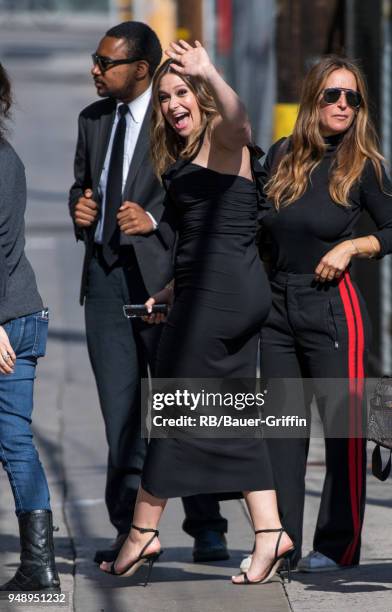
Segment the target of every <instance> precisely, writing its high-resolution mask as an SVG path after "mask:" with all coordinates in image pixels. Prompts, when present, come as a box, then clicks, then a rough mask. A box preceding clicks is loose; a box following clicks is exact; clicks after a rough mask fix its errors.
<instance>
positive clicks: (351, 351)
mask: <svg viewBox="0 0 392 612" xmlns="http://www.w3.org/2000/svg"><path fill="white" fill-rule="evenodd" d="M346 276H347V275H346V274H345V275H344V277H343V278H342V280H341V282H340V283H339V292H340V296H341V299H342V302H343V307H344V312H345V315H346V321H347V329H348V377H349V439H348V479H349V488H350V502H351V515H352V520H353V527H354V533H355V534H356V533H357V530H358V527H359V515H358V497H357V474H356V469H355V463H356V462H355V452H356V440H355V438H353V437H352V434H353V433H354V431H355V421H354V411H355V404H356V402H355V395H356V384H355V377H356V369H357V368H356V365H357V363H356V361H357V360H356V344H357V338H356V327H355V319H354V312H353V308H352V305H351V300H350V296H349V293H348V290H347V287H346V285H345V282H344V281H345V278H346ZM352 544H353V542H351V543H350V545H349V546H348V547H347V549H346V551H345V553H344V554H343V556H342V558H341V560H340V563H341V564H342V565H347V564H349V562H350V561H349V558H350V557H351V558H352Z"/></svg>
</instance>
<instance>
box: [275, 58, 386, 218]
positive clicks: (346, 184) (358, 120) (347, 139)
mask: <svg viewBox="0 0 392 612" xmlns="http://www.w3.org/2000/svg"><path fill="white" fill-rule="evenodd" d="M341 68H344V69H345V70H348V71H349V72H351V73H352V74H353V75H354V77H355V79H356V82H357V89H358V91H359V93H360V94H361V96H362V102H361V105H360V107H359V108H358V110H356V114H355V117H354V120H353V122H352V124H351V126H350V127H349V128H348V130H347V131H346V133H345V134H344V136H343V139H342V141H341V143H340V145H339V147H338V149H337V152H336V157H335V160H334V163H333V167H332V169H331V173H330V180H329V193H330V196H331V198H332V200H333V201H334V202H335V203H336V204H341V205H342V206H349V203H348V198H349V193H350V189H351V188H352V187H353V185H354V184H355V183H356V182H357V181H358V180H359V178H360V176H361V173H362V171H363V168H364V165H365V162H366V160H367V159H370V161H371V162H372V164H373V166H374V169H375V172H376V176H377V179H378V182H379V184H380V188H381V189H382V166H381V164H382V161H383V160H384V158H383V156H382V155H381V153H380V151H379V146H378V139H377V136H376V132H375V130H374V127H373V124H372V122H371V119H370V116H369V105H368V96H367V91H366V84H365V79H364V77H363V74H362V72H361V70H360V69H359V68H358V66H357V65H356V64H355V63H354V62H352V61H350V60H348V59H345V58H341V57H339V56H335V55H331V56H326V57H324V58H323V59H322V60H321V61H319V62H318V63H317V64H315V65H314V66H313V67H312V68H311V69H310V70H309V72H308V74H307V75H306V77H305V79H304V83H303V87H302V93H301V99H300V105H299V112H298V117H297V120H296V122H295V126H294V130H293V134H292V136H291V138H290V146H289V148H288V150H286V151H287V152H286V153H285V154H284V155H283V157H282V159H281V160H280V162H279V164H278V166H277V169H276V172H275V173H274V175H273V176H272V177H271V178H270V180H269V181H268V182H267V184H266V186H265V193H266V195H267V197H268V198H269V199H271V200H273V201H274V204H275V207H276V208H277V209H279V208H280V207H281V206H287V205H289V204H292V202H294V201H295V200H298V198H300V197H301V196H302V195H303V193H304V192H305V190H306V188H307V186H308V182H309V181H310V179H311V174H312V172H313V170H314V169H315V168H316V167H317V166H318V165H319V164H320V162H321V160H322V158H323V155H324V152H325V150H326V146H327V145H326V144H325V142H324V139H323V136H322V135H321V132H320V114H319V108H320V97H321V94H322V91H323V89H325V84H326V81H327V79H328V77H329V75H330V74H331V73H332V72H334V71H335V70H339V69H341Z"/></svg>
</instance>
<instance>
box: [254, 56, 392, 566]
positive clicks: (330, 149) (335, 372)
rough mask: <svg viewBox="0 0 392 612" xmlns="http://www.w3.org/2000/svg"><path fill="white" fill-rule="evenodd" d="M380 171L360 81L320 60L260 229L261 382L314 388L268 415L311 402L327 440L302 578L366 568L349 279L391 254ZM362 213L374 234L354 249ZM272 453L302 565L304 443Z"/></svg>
mask: <svg viewBox="0 0 392 612" xmlns="http://www.w3.org/2000/svg"><path fill="white" fill-rule="evenodd" d="M382 162H383V157H382V155H381V154H380V151H379V148H378V144H377V139H376V136H375V132H374V130H373V127H372V124H371V121H370V118H369V111H368V102H367V97H366V90H365V83H364V78H363V75H362V74H361V72H360V70H359V69H358V67H357V66H356V65H355V64H354V63H352V62H350V61H348V60H346V59H341V58H339V57H336V56H333V57H326V58H324V59H322V60H321V61H320V62H319V63H317V64H316V65H314V66H313V67H312V68H311V70H310V72H309V73H308V75H307V76H306V78H305V81H304V84H303V91H302V97H301V102H300V107H299V113H298V118H297V121H296V123H295V126H294V130H293V134H292V136H290V138H287V139H283V140H282V141H279V142H277V143H276V144H275V145H273V146H272V147H271V149H270V151H269V153H268V155H267V158H266V162H265V166H264V167H265V170H266V173H267V177H266V179H267V183H266V186H265V193H266V198H267V199H266V202H265V207H264V211H263V214H264V216H263V218H262V224H263V226H264V228H266V231H267V232H268V233H269V235H270V237H271V247H272V250H271V254H270V257H271V262H270V263H271V269H272V272H271V276H270V281H271V287H272V296H273V299H272V309H271V312H270V315H269V317H268V319H267V322H266V324H265V325H264V327H263V329H262V350H261V372H262V375H263V376H265V377H267V378H268V377H270V378H272V379H274V378H275V379H276V378H279V379H283V378H285V379H297V380H298V381H300V379H301V378H302V379H304V378H306V379H311V380H310V381H309V384H306V385H303V384H302V382H299V384H297V385H296V386H294V387H293V386H291V387H290V395H289V397H287V395H286V396H285V393H286V394H287V387H286V386H285V384H282V383H281V382H280V383H279V384H276V383H275V384H274V385H273V386H272V387H271V391H273V394H272V395H271V394H270V396H269V406H270V407H271V409H274V410H275V409H278V410H282V411H285V410H286V412H288V413H291V414H293V412H294V413H295V414H296V413H298V410H299V403H302V405H305V406H306V405H307V406H308V405H309V403H310V400H311V398H312V396H313V395H314V396H315V397H316V399H317V406H318V409H319V412H320V416H321V418H322V421H323V426H324V434H325V453H326V454H325V457H326V478H325V481H324V488H323V492H322V497H321V505H320V511H319V515H318V519H317V526H316V532H315V536H314V544H313V548H314V550H313V551H312V552H311V553H310V554H309V555H307V556H306V557H305V558H304V559H302V560H301V561H300V563H299V564H298V567H299V568H300V569H302V570H305V571H325V570H330V569H331V570H333V569H337V568H339V567H343V566H352V565H357V564H358V563H359V557H360V545H361V529H362V522H363V516H364V507H365V470H366V440H365V438H364V437H363V431H362V426H363V419H362V408H363V378H364V373H365V369H366V356H367V352H368V348H369V338H370V330H369V319H368V315H367V312H366V306H365V304H364V300H363V298H362V296H361V295H360V293H359V291H358V288H357V287H356V285H355V283H354V282H353V280H352V279H351V276H350V271H349V270H350V264H351V262H352V260H353V258H357V257H359V258H361V257H365V258H380V257H382V256H384V255H385V254H387V253H390V252H391V251H392V197H391V195H392V185H391V184H390V182H389V180H388V178H387V176H386V174H385V171H384V169H383V165H382ZM363 211H367V212H368V213H369V214H370V216H371V217H372V219H373V221H374V223H375V226H376V228H377V229H375V231H374V232H372V233H371V234H370V235H367V236H360V237H354V231H355V229H356V227H357V225H358V222H359V219H360V217H361V215H362V213H363ZM320 379H333V380H332V381H331V380H324V381H322V380H320ZM336 379H343V380H341V381H340V382H339V381H338V380H336ZM271 382H273V381H271ZM293 393H295V394H297V393H298V396H297V395H295V396H294V395H293ZM288 404H290V406H288ZM364 435H366V433H365V434H364ZM268 446H269V450H270V456H271V462H272V467H273V471H274V477H275V484H276V486H277V494H278V502H279V507H280V511H281V518H282V522H283V524H284V525H285V526H286V529H287V531H288V533H289V535H290V537H291V538H292V539H293V540H294V543H295V546H296V553H295V555H296V559H294V562H296V561H297V560H298V557H299V554H300V550H301V540H302V520H303V507H304V494H305V469H306V458H307V451H308V440H306V439H304V438H301V437H298V438H293V437H292V438H286V439H269V440H268ZM248 559H249V558H248ZM248 559H247V560H245V563H244V564H243V565H242V568H244V567H246V565H247V563H248V562H249V561H248Z"/></svg>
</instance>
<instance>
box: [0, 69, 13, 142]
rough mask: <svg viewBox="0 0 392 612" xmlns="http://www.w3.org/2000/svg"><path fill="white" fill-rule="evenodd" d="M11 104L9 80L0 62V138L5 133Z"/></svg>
mask: <svg viewBox="0 0 392 612" xmlns="http://www.w3.org/2000/svg"><path fill="white" fill-rule="evenodd" d="M11 105H12V93H11V82H10V80H9V78H8V74H7V71H6V70H5V68H4V67H3V66H2V64H0V139H2V138H4V135H5V133H6V126H5V120H6V119H9V118H10V115H11V113H10V109H11Z"/></svg>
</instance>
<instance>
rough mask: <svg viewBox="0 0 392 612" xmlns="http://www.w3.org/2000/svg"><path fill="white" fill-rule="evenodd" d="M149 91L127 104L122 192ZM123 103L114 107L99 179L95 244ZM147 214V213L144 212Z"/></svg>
mask: <svg viewBox="0 0 392 612" xmlns="http://www.w3.org/2000/svg"><path fill="white" fill-rule="evenodd" d="M151 90H152V87H151V85H150V87H149V88H148V89H146V91H145V92H143V93H142V95H141V96H139V97H138V98H136V99H135V100H132V102H129V104H128V108H129V113H127V114H126V115H125V120H126V130H125V140H124V160H123V173H122V190H123V191H124V187H125V183H126V181H127V177H128V171H129V166H130V165H131V161H132V157H133V154H134V152H135V147H136V143H137V139H138V138H139V134H140V128H141V127H142V123H143V120H144V117H145V114H146V112H147V108H148V105H149V103H150V99H151ZM121 104H123V102H117V106H116V116H115V118H114V122H113V126H112V131H111V134H110V139H109V146H108V149H107V151H106V156H105V161H104V164H103V168H102V173H101V178H100V179H99V186H98V191H99V195H100V198H101V216H100V219H99V222H98V224H97V227H96V230H95V242H97V243H98V244H102V237H103V226H104V221H105V208H106V185H107V180H108V173H109V164H110V156H111V154H112V147H113V140H114V134H115V132H116V127H117V123H118V121H119V118H120V115H119V113H118V107H119V106H121ZM146 212H147V211H146ZM147 214H148V216H149V217H150V219H151V221H152V223H153V226H154V230H155V229H156V228H157V223H156V221H155V219H154V217H153V216H152V215H151V214H150V213H149V212H147Z"/></svg>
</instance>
